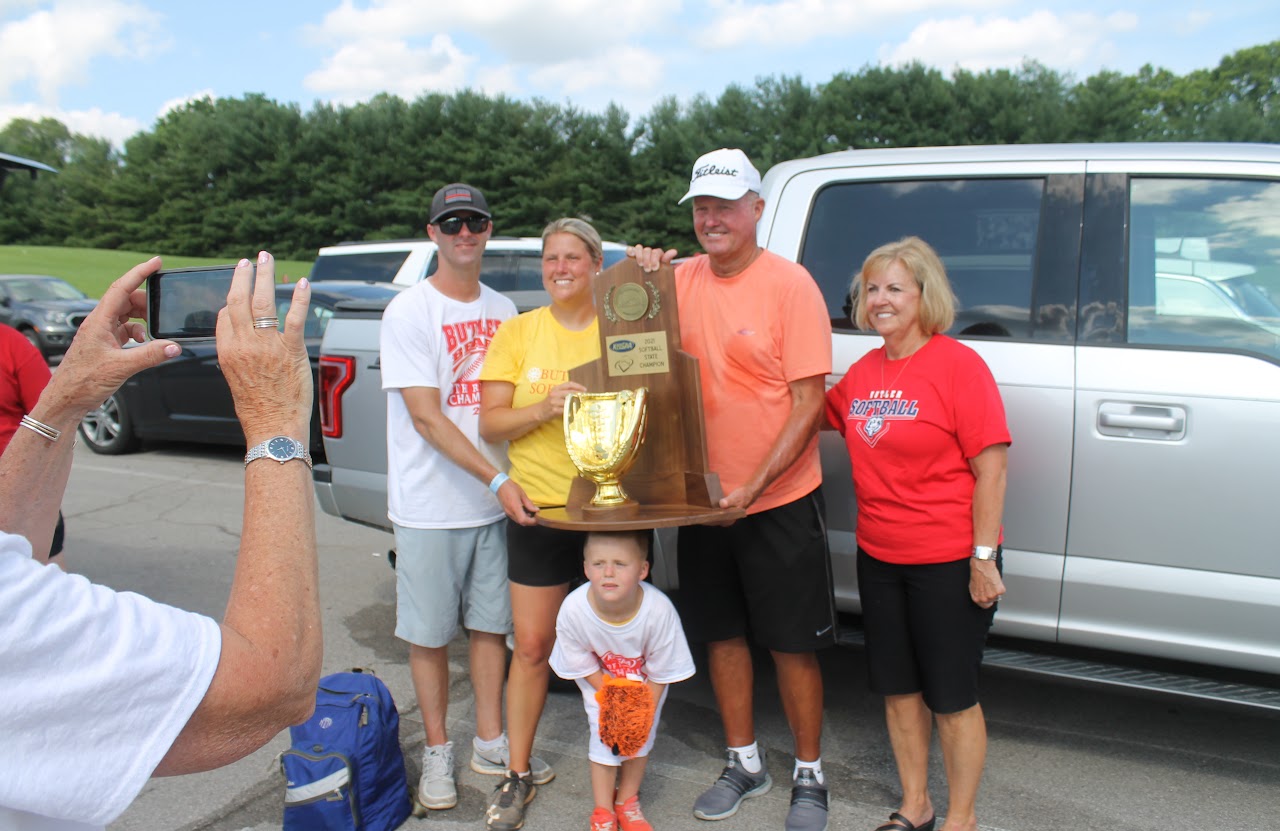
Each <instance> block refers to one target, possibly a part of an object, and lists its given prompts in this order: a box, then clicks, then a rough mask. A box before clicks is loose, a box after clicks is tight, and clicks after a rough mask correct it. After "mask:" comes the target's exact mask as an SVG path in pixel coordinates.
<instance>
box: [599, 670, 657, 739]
mask: <svg viewBox="0 0 1280 831" xmlns="http://www.w3.org/2000/svg"><path fill="white" fill-rule="evenodd" d="M596 702H597V703H599V705H600V741H602V742H604V746H605V747H608V748H610V749H612V750H613V753H614V755H615V756H634V755H636V754H637V753H639V752H640V749H641V748H642V747H644V744H645V742H647V741H648V740H649V729H650V728H651V727H652V726H653V714H654V710H655V709H656V705H655V703H654V700H653V692H652V691H651V690H650V689H649V685H648V684H646V683H644V682H643V681H633V680H631V679H630V678H608V679H606V680H605V682H604V684H602V685H601V686H600V689H598V690H596Z"/></svg>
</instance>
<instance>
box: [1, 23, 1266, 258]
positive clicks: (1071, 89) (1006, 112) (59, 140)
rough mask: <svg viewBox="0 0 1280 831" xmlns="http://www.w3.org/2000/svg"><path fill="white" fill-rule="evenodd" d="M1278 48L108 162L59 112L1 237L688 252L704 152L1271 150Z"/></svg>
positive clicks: (350, 134)
mask: <svg viewBox="0 0 1280 831" xmlns="http://www.w3.org/2000/svg"><path fill="white" fill-rule="evenodd" d="M1278 96H1280V41H1273V42H1271V43H1268V44H1264V45H1261V46H1255V47H1251V48H1248V49H1243V50H1241V51H1238V52H1235V53H1233V54H1231V55H1229V56H1227V57H1225V58H1224V59H1223V60H1222V61H1221V63H1220V64H1219V65H1218V66H1217V67H1215V68H1213V69H1205V70H1196V71H1194V72H1191V73H1188V74H1186V75H1176V74H1174V73H1172V72H1169V71H1167V70H1164V69H1156V68H1153V67H1151V66H1149V65H1148V66H1145V67H1143V68H1142V69H1141V70H1139V71H1138V72H1137V73H1136V74H1133V75H1124V74H1121V73H1117V72H1110V71H1103V72H1099V73H1098V74H1096V75H1093V76H1090V77H1089V78H1087V79H1085V80H1083V81H1075V80H1073V79H1072V78H1071V76H1069V75H1066V74H1063V73H1060V72H1057V71H1055V70H1052V69H1049V68H1046V67H1044V66H1042V65H1040V64H1038V63H1035V62H1027V63H1025V64H1024V65H1023V66H1022V67H1020V68H1019V69H1016V70H1006V69H998V70H988V71H984V72H969V71H965V70H957V71H955V72H954V73H952V74H950V75H946V74H944V73H942V72H941V71H939V70H937V69H932V68H929V67H926V66H924V65H922V64H918V63H917V64H911V65H908V66H904V67H897V68H890V67H870V66H869V67H864V68H863V69H861V70H859V71H857V72H852V73H840V74H838V75H836V76H834V77H833V78H831V79H830V80H829V81H827V82H826V83H823V84H818V85H813V86H811V85H808V84H806V83H804V82H803V81H802V80H801V78H799V77H789V76H777V77H766V78H761V79H758V80H757V81H756V82H755V84H754V85H752V86H745V85H732V86H730V87H728V88H727V89H725V90H724V92H723V93H721V94H720V96H719V97H717V98H715V99H712V98H710V97H707V96H700V97H697V98H694V99H693V100H691V101H689V102H687V103H683V104H682V103H680V102H678V101H677V100H675V99H674V98H668V99H665V100H663V101H661V102H660V103H658V104H657V105H656V106H654V107H653V109H652V110H651V111H650V112H649V113H648V114H646V115H644V116H642V117H639V118H637V119H634V120H633V119H632V117H631V116H630V115H629V114H628V113H627V112H626V111H624V110H623V109H621V108H620V107H618V106H616V105H614V106H610V107H608V108H607V109H606V110H604V111H603V112H585V111H582V110H580V109H578V108H575V107H573V106H572V105H570V104H552V103H548V102H546V101H540V100H535V101H531V102H526V101H517V100H514V99H511V98H507V97H505V96H496V97H489V96H485V95H481V94H479V93H476V92H471V91H463V92H458V93H455V94H451V95H444V94H439V93H432V94H427V95H423V96H422V97H420V98H418V99H416V100H414V101H412V102H409V101H405V100H403V99H401V98H398V97H395V96H392V95H379V96H377V97H375V98H373V99H372V100H370V101H368V102H365V103H361V104H356V105H353V106H334V105H329V104H317V105H316V106H314V107H313V108H312V109H311V110H310V111H308V112H305V113H304V112H303V111H302V110H301V109H300V107H299V106H298V105H297V104H292V103H283V104H282V103H279V102H277V101H273V100H271V99H269V98H267V97H265V96H263V95H256V94H253V95H246V96H244V97H243V98H221V99H218V100H198V101H194V102H192V103H190V104H188V105H186V106H185V107H183V108H181V109H177V110H174V111H171V112H169V113H168V114H166V115H165V116H163V117H162V118H160V119H159V120H158V121H157V122H156V124H155V125H154V127H153V128H152V129H150V130H148V131H143V132H140V133H138V134H136V135H134V136H133V137H132V138H130V139H129V140H128V141H127V142H125V145H124V147H123V150H118V149H116V148H115V147H113V146H112V145H111V144H110V143H109V142H107V141H105V140H103V139H99V138H93V137H89V136H84V135H79V134H75V133H72V132H70V131H69V130H68V129H67V128H66V127H65V126H64V125H63V124H61V123H60V122H58V121H56V120H53V119H43V120H40V121H30V120H24V119H16V120H14V121H11V122H10V123H9V124H8V125H7V126H5V128H4V129H3V130H0V151H4V152H7V153H11V154H15V155H19V156H25V157H28V158H32V159H36V160H39V161H42V162H45V163H47V164H50V165H52V166H54V167H56V168H58V169H59V170H60V173H59V174H58V175H41V176H39V177H38V178H36V179H35V180H29V179H27V178H26V177H18V176H12V177H9V180H8V181H7V182H6V184H5V187H4V189H3V190H0V244H13V243H23V244H30V245H66V246H72V247H91V248H124V249H132V250H138V251H163V252H166V253H172V254H188V255H193V256H209V257H227V258H234V257H239V256H243V254H244V252H245V251H252V250H256V249H258V248H269V249H270V250H272V251H273V252H275V253H276V254H277V256H280V257H282V258H291V259H311V258H313V257H314V256H315V252H316V249H318V248H319V247H321V246H323V245H329V244H332V243H334V242H338V241H341V240H372V239H394V238H401V237H413V236H422V235H423V234H424V231H423V228H422V226H423V222H424V221H425V214H426V209H427V204H428V202H429V200H430V197H431V194H432V193H433V192H434V190H435V189H436V188H437V187H439V186H440V185H443V184H445V183H447V182H451V181H455V180H463V181H467V182H471V183H473V184H475V185H476V186H478V187H480V188H481V189H483V190H484V191H485V193H486V195H487V196H488V197H489V200H490V204H491V206H492V207H493V208H494V214H495V229H496V232H497V233H500V234H508V235H537V234H538V233H540V232H541V229H542V227H543V225H545V224H546V222H547V221H549V220H550V219H553V218H556V217H559V216H565V215H576V216H583V217H585V218H588V219H590V220H591V221H592V222H593V223H594V224H595V225H596V227H597V228H598V229H599V230H600V232H601V234H602V235H603V236H604V237H605V238H606V239H614V240H622V241H643V242H645V243H648V244H660V245H663V246H674V247H677V248H679V249H680V250H681V251H683V252H689V251H692V250H693V249H694V247H695V243H694V240H693V236H692V232H691V229H690V223H689V218H688V210H687V207H678V206H677V205H676V201H677V200H678V199H679V198H680V196H681V195H683V193H684V190H685V186H686V184H687V177H688V173H689V169H690V166H691V164H692V162H693V160H694V159H695V158H696V157H697V156H698V155H700V154H701V153H704V152H706V151H707V150H711V149H715V148H716V147H741V148H742V149H743V150H745V151H746V152H747V154H748V155H749V156H750V157H751V158H752V160H753V161H754V162H755V163H756V165H757V167H759V168H760V170H761V171H765V170H767V169H768V168H769V167H770V166H771V165H772V164H774V163H775V162H779V161H784V160H786V159H792V158H798V157H803V156H812V155H816V154H819V153H826V152H830V151H834V150H844V149H861V148H877V147H911V146H928V145H961V144H1018V143H1040V142H1084V141H1089V142H1092V141H1122V142H1129V141H1260V142H1280V106H1278V105H1280V97H1278Z"/></svg>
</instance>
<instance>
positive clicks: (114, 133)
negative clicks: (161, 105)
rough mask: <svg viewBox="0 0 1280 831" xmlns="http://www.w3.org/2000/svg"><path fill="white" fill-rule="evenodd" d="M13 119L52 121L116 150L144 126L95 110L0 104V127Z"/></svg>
mask: <svg viewBox="0 0 1280 831" xmlns="http://www.w3.org/2000/svg"><path fill="white" fill-rule="evenodd" d="M15 118H25V119H27V120H29V121H39V120H40V119H42V118H53V119H56V120H58V121H60V122H62V124H63V125H65V126H66V128H67V129H68V130H70V131H71V132H73V133H79V134H81V135H84V136H96V137H97V138H102V139H106V140H107V141H109V142H111V143H112V144H114V145H115V146H116V147H123V146H124V143H125V140H126V139H128V138H131V137H132V136H133V135H134V134H136V133H138V132H140V131H141V130H143V129H144V128H145V126H146V125H144V124H143V123H142V122H140V121H138V120H137V119H135V118H129V117H127V116H123V115H120V114H119V113H108V112H103V111H102V110H100V109H98V108H97V107H94V108H93V109H90V110H59V109H49V108H46V107H42V106H39V105H37V104H13V105H9V104H0V125H5V124H8V123H9V122H10V121H12V120H13V119H15Z"/></svg>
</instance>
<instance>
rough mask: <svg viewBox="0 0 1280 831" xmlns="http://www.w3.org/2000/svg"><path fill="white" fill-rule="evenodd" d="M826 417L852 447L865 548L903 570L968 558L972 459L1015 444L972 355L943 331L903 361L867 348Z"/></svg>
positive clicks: (987, 374)
mask: <svg viewBox="0 0 1280 831" xmlns="http://www.w3.org/2000/svg"><path fill="white" fill-rule="evenodd" d="M827 421H828V422H829V423H830V424H831V425H832V426H834V427H835V428H836V429H837V430H839V431H840V433H841V434H842V435H843V436H844V437H845V446H846V447H848V449H849V459H850V461H851V462H852V464H853V491H854V495H855V496H856V497H857V500H858V522H857V527H856V534H857V538H858V545H859V546H861V547H862V548H863V550H865V551H866V552H867V553H868V554H870V555H871V556H873V557H875V558H876V559H877V560H883V561H885V562H889V563H905V564H923V563H945V562H951V561H953V560H960V559H964V558H965V557H968V556H970V554H971V553H972V550H973V487H974V482H975V479H974V475H973V470H972V469H971V468H970V467H969V460H970V459H972V458H973V457H974V456H976V455H978V454H979V453H980V452H982V451H983V450H985V449H986V448H988V447H990V446H992V445H994V444H1009V443H1010V441H1011V440H1010V437H1009V427H1008V425H1007V424H1006V422H1005V416H1004V403H1003V402H1002V401H1001V400H1000V391H999V390H998V389H997V388H996V382H995V379H994V378H993V377H992V376H991V370H990V369H988V368H987V365H986V363H985V362H984V361H983V360H982V358H981V356H979V355H978V353H977V352H974V351H973V350H972V349H970V348H969V347H967V346H965V345H964V344H962V343H960V342H959V341H956V340H953V339H951V338H949V337H946V336H945V335H934V336H933V338H931V339H930V340H929V341H928V342H927V343H926V344H925V345H924V346H922V347H921V348H920V349H918V350H917V351H916V352H915V353H914V354H913V355H911V356H910V357H908V358H904V359H902V360H900V361H887V360H886V359H885V351H884V347H881V348H879V349H876V350H873V351H871V352H868V353H867V354H866V355H864V356H863V357H862V358H861V359H860V360H859V361H858V362H857V363H855V364H854V365H853V366H851V367H849V371H848V373H846V374H845V376H844V378H843V379H841V381H840V383H839V384H837V385H836V386H834V387H832V388H831V390H829V391H828V392H827Z"/></svg>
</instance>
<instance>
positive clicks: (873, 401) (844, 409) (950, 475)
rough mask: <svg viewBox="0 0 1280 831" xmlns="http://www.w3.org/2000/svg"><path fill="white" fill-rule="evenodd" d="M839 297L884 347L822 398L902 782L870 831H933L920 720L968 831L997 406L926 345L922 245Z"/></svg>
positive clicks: (983, 375) (962, 364)
mask: <svg viewBox="0 0 1280 831" xmlns="http://www.w3.org/2000/svg"><path fill="white" fill-rule="evenodd" d="M853 294H854V296H855V298H856V304H855V307H854V322H855V323H856V324H857V325H858V327H859V328H861V329H868V328H874V329H875V331H876V332H877V333H878V334H879V335H880V336H881V337H883V338H884V346H883V347H881V348H879V349H875V350H872V351H871V352H869V353H867V354H866V355H865V356H863V357H862V358H861V359H860V360H858V361H857V362H856V363H854V365H853V366H851V367H850V368H849V371H848V372H847V373H846V374H845V376H844V378H843V379H842V380H841V381H840V383H839V384H837V385H836V386H835V387H833V388H832V389H831V390H830V391H829V392H828V393H827V420H828V422H829V424H830V426H832V427H834V428H835V429H837V430H839V431H840V432H841V434H843V435H844V437H845V444H846V446H847V447H848V450H849V457H850V459H851V461H852V464H853V487H854V494H855V496H856V498H857V504H858V521H857V541H858V589H859V595H860V597H861V602H862V611H863V624H864V626H865V628H866V644H867V646H866V649H867V661H868V666H869V683H870V686H871V689H872V691H873V692H876V693H880V694H881V695H884V696H885V717H886V720H887V721H888V727H889V738H890V742H891V743H892V745H893V752H894V757H895V759H896V761H897V765H898V775H899V778H900V779H901V782H902V803H901V806H900V807H899V809H898V810H897V811H895V812H894V813H893V814H892V815H891V816H890V820H889V822H888V823H886V824H885V825H882V826H880V828H879V829H877V831H917V830H918V831H933V828H934V825H935V819H936V818H935V812H934V807H933V803H932V801H931V800H930V798H929V790H928V765H929V738H930V733H931V730H932V725H933V721H934V719H935V718H936V720H937V723H938V735H939V738H940V739H941V744H942V754H943V760H944V762H945V766H946V771H947V784H948V791H949V804H948V806H947V812H946V821H945V823H944V825H943V826H942V828H943V831H959V830H960V829H977V827H978V821H977V816H976V813H975V808H974V802H975V799H976V797H977V791H978V783H979V781H980V780H981V778H982V768H983V764H984V762H985V759H986V747H987V737H986V722H985V720H984V719H983V715H982V708H981V706H980V705H979V704H978V667H979V666H980V665H981V663H982V649H983V645H984V643H985V641H986V635H987V630H988V629H989V628H990V626H991V620H992V617H993V615H994V612H995V603H996V601H997V600H998V599H999V598H1000V596H1001V595H1003V594H1004V583H1003V582H1002V580H1001V577H1000V569H1001V561H1000V541H1001V512H1002V509H1003V505H1004V490H1005V468H1006V463H1007V451H1008V447H1009V443H1010V437H1009V429H1008V426H1007V425H1006V422H1005V416H1004V405H1003V403H1002V402H1001V400H1000V393H999V390H998V389H997V388H996V383H995V379H994V378H993V377H992V375H991V371H990V370H989V369H988V368H987V365H986V364H985V363H984V362H983V360H982V358H981V357H980V356H979V355H978V354H977V353H976V352H974V351H973V350H972V349H970V348H969V347H967V346H965V345H964V344H961V343H960V342H958V341H956V340H953V339H952V338H949V337H947V336H945V335H943V334H941V333H942V332H945V331H946V330H947V329H948V328H949V327H950V326H951V324H952V322H953V321H954V320H955V296H954V295H953V293H952V291H951V285H950V283H949V282H948V280H947V275H946V271H945V269H944V268H943V265H942V262H941V260H939V259H938V255H937V254H936V253H935V252H934V250H933V249H932V248H931V247H930V246H929V245H928V244H927V243H925V242H924V241H923V240H920V239H919V238H917V237H907V238H905V239H902V240H899V241H898V242H894V243H890V244H888V245H884V246H881V247H880V248H877V249H876V250H875V251H873V252H872V253H871V254H870V256H868V257H867V259H866V261H865V262H864V263H863V266H862V270H861V271H860V272H859V274H858V275H857V276H856V277H855V278H854V281H853Z"/></svg>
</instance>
